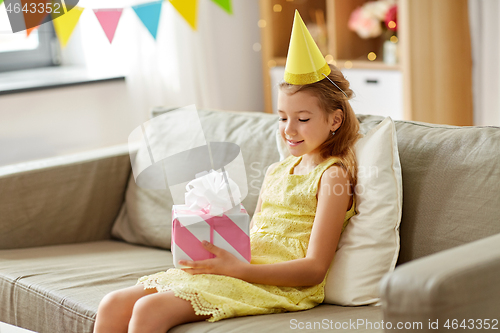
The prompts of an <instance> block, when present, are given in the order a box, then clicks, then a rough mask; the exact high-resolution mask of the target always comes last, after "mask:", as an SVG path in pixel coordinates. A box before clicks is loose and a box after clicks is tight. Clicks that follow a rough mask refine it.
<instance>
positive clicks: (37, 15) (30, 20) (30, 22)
mask: <svg viewBox="0 0 500 333" xmlns="http://www.w3.org/2000/svg"><path fill="white" fill-rule="evenodd" d="M48 1H49V0H38V2H39V4H40V5H41V6H40V7H42V8H44V7H45V6H46V5H49V4H50V5H51V3H50V2H49V3H47V2H48ZM31 4H32V1H28V0H21V6H22V7H25V8H30V6H31ZM35 5H38V4H37V3H35ZM22 14H23V17H24V24H25V27H26V29H29V28H34V27H36V26H39V25H40V24H42V23H45V22H46V21H44V19H45V18H46V17H48V14H49V12H46V11H45V10H42V11H41V12H40V11H39V10H35V11H32V10H22ZM49 20H50V17H49Z"/></svg>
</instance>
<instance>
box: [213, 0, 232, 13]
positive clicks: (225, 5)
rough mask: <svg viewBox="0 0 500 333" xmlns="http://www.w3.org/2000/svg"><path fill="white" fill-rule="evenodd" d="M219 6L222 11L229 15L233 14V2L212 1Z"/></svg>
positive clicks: (225, 0) (229, 0)
mask: <svg viewBox="0 0 500 333" xmlns="http://www.w3.org/2000/svg"><path fill="white" fill-rule="evenodd" d="M212 1H213V2H215V3H216V4H218V5H219V6H220V7H221V8H222V9H224V10H225V11H226V12H228V14H233V8H232V7H231V0H212Z"/></svg>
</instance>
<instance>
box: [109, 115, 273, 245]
mask: <svg viewBox="0 0 500 333" xmlns="http://www.w3.org/2000/svg"><path fill="white" fill-rule="evenodd" d="M164 112H168V117H167V118H166V121H165V126H173V125H172V124H175V123H176V122H175V121H174V119H175V118H176V117H179V116H180V115H182V113H181V112H182V111H175V110H160V111H158V110H157V111H156V112H155V113H154V114H153V115H159V114H162V113H164ZM198 114H199V117H200V121H201V125H202V128H203V131H204V133H205V138H206V141H207V142H232V143H236V144H237V145H239V146H240V148H241V153H242V156H243V159H244V161H245V168H246V174H247V182H248V195H247V197H246V198H245V199H244V200H243V206H245V209H246V210H247V212H248V213H249V214H250V216H252V215H253V212H254V210H255V207H256V206H257V199H258V196H259V192H260V187H261V185H262V181H263V179H264V175H265V173H266V170H267V167H268V166H269V165H271V164H272V163H274V162H276V161H278V159H279V155H278V151H277V149H276V145H275V141H274V140H275V138H274V131H275V130H276V128H277V126H278V125H277V124H278V123H277V116H276V115H271V114H265V113H260V112H229V111H204V110H200V111H198ZM168 119H170V120H171V121H168ZM167 132H168V131H167ZM174 140H175V138H174V137H171V138H169V137H166V138H165V144H168V142H171V141H174ZM144 149H145V147H144ZM138 156H140V154H138ZM172 205H173V200H172V196H171V195H170V192H169V191H168V190H154V189H143V188H140V187H138V186H137V185H136V183H135V181H134V177H133V176H132V175H131V176H130V178H129V182H128V187H127V191H126V195H125V202H124V204H123V205H122V207H121V210H120V213H119V215H118V217H117V219H116V222H115V224H114V226H113V229H112V234H113V236H114V237H117V238H119V239H122V240H125V241H127V242H130V243H135V244H141V245H148V246H155V247H160V248H165V249H170V243H171V235H170V234H171V215H172Z"/></svg>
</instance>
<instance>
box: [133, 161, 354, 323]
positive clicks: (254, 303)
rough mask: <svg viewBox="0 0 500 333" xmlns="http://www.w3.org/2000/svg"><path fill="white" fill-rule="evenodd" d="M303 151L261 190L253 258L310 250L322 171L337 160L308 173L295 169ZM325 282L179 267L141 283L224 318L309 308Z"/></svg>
mask: <svg viewBox="0 0 500 333" xmlns="http://www.w3.org/2000/svg"><path fill="white" fill-rule="evenodd" d="M300 161H301V157H294V156H290V157H288V158H287V159H285V160H284V161H283V162H281V163H280V164H278V165H277V166H276V168H275V169H274V170H273V171H272V172H271V173H270V174H269V176H268V177H267V178H266V182H265V183H264V185H263V186H264V190H263V191H262V196H261V199H262V207H261V212H260V213H257V214H255V215H254V217H253V221H254V226H253V228H252V230H251V231H250V240H251V253H252V260H251V264H269V263H277V262H281V261H288V260H293V259H298V258H304V257H305V256H306V252H307V247H308V244H309V236H310V234H311V229H312V225H313V221H314V217H315V213H316V206H317V199H316V194H317V192H318V185H319V182H320V180H321V176H322V175H323V172H324V171H325V170H326V169H328V168H329V167H330V166H331V165H333V164H335V163H336V162H338V159H337V158H330V159H327V160H325V161H323V162H322V163H321V164H319V165H318V166H316V168H315V169H314V170H312V171H311V172H310V173H308V174H306V175H295V174H292V172H293V168H294V167H295V166H296V165H297V164H299V162H300ZM354 207H355V202H354V200H353V204H352V206H351V208H350V210H349V211H348V212H347V213H346V215H345V219H344V225H343V227H342V232H343V231H344V229H345V227H346V225H347V223H348V222H349V219H350V218H351V217H352V216H353V215H354V214H355V208H354ZM325 282H326V278H325V280H323V282H322V283H320V284H319V285H315V286H308V287H282V286H271V285H263V284H255V283H248V282H245V281H243V280H240V279H236V278H233V277H228V276H223V275H212V274H199V275H191V274H189V273H186V272H184V271H182V270H180V269H176V268H171V269H169V270H167V271H166V272H159V273H156V274H153V275H148V276H144V277H141V278H140V279H139V280H138V282H137V284H143V285H144V288H145V289H148V288H156V289H157V290H158V291H159V292H162V291H167V290H172V291H173V292H174V294H175V295H176V296H177V297H180V298H182V299H185V300H188V301H190V302H191V304H192V306H193V308H194V310H195V313H196V314H197V315H211V317H210V318H209V319H207V320H208V321H212V322H213V321H218V320H220V319H224V318H231V317H239V316H247V315H258V314H267V313H279V312H285V311H299V310H306V309H310V308H312V307H314V306H316V305H318V304H320V303H321V302H322V301H323V299H324V286H325Z"/></svg>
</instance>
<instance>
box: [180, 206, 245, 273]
mask: <svg viewBox="0 0 500 333" xmlns="http://www.w3.org/2000/svg"><path fill="white" fill-rule="evenodd" d="M235 208H236V209H231V210H230V211H226V212H224V214H220V215H211V214H210V212H209V211H208V210H207V209H202V210H193V209H191V208H189V206H186V205H174V206H173V207H172V247H171V249H172V254H173V257H174V265H175V267H177V268H182V267H184V266H182V265H179V260H195V261H196V260H204V259H209V258H214V257H215V255H213V254H212V253H210V252H208V251H207V250H205V248H204V247H203V245H202V243H201V242H202V241H204V240H206V241H208V242H210V243H212V244H214V245H215V246H218V247H220V248H222V249H224V250H226V251H228V252H230V253H232V254H233V255H234V256H236V257H237V258H238V259H240V260H242V261H246V262H250V258H251V256H250V217H249V216H248V214H247V212H246V210H245V208H244V207H243V205H241V204H239V205H238V206H237V207H235Z"/></svg>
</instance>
